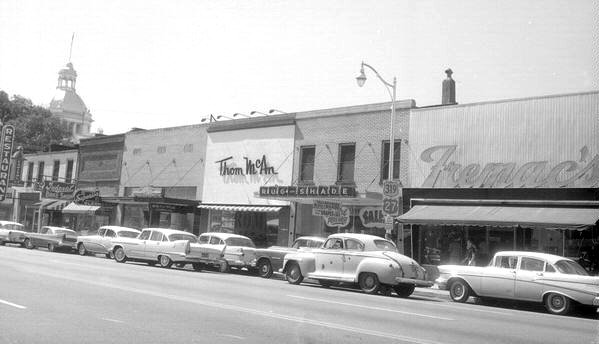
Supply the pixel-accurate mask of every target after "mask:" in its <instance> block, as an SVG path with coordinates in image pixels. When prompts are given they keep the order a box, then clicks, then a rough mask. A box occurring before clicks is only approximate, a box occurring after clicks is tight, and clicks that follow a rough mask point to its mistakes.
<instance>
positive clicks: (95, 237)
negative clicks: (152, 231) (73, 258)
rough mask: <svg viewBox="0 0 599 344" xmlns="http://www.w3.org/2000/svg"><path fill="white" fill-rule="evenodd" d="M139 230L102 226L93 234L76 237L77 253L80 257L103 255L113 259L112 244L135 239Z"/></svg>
mask: <svg viewBox="0 0 599 344" xmlns="http://www.w3.org/2000/svg"><path fill="white" fill-rule="evenodd" d="M139 233H141V232H140V231H139V230H137V229H134V228H128V227H120V226H102V227H100V228H98V230H97V231H96V232H95V233H94V234H88V235H80V236H78V237H77V252H78V253H79V254H80V255H82V256H85V255H88V254H104V255H106V258H114V257H113V254H114V243H115V242H119V241H120V240H122V239H123V238H131V239H134V238H137V236H138V235H139Z"/></svg>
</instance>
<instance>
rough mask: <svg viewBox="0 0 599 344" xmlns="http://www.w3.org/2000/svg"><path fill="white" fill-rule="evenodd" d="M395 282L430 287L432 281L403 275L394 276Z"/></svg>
mask: <svg viewBox="0 0 599 344" xmlns="http://www.w3.org/2000/svg"><path fill="white" fill-rule="evenodd" d="M395 282H397V283H398V284H413V285H415V286H417V287H432V286H433V282H432V281H426V280H420V279H413V278H403V277H395Z"/></svg>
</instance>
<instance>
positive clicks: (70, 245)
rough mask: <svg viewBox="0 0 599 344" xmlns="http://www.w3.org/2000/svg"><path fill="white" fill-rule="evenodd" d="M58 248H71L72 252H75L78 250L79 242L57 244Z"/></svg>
mask: <svg viewBox="0 0 599 344" xmlns="http://www.w3.org/2000/svg"><path fill="white" fill-rule="evenodd" d="M56 247H58V248H70V249H72V250H75V249H76V248H77V242H70V241H60V242H58V243H57V244H56Z"/></svg>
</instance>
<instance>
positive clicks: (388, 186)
mask: <svg viewBox="0 0 599 344" xmlns="http://www.w3.org/2000/svg"><path fill="white" fill-rule="evenodd" d="M401 191H402V185H401V183H400V182H399V181H394V180H385V181H383V196H385V197H389V198H393V197H401V196H402V195H401V194H402V192H401Z"/></svg>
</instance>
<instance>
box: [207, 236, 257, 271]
mask: <svg viewBox="0 0 599 344" xmlns="http://www.w3.org/2000/svg"><path fill="white" fill-rule="evenodd" d="M198 243H199V244H200V245H201V246H202V247H215V248H219V247H224V248H225V249H224V263H223V264H221V265H220V266H219V268H220V271H221V272H229V271H230V269H231V268H236V269H243V268H246V269H248V270H249V271H252V272H254V271H255V270H256V245H254V242H253V241H252V239H250V238H248V237H246V236H243V235H237V234H230V233H220V232H208V233H202V234H200V237H199V238H198Z"/></svg>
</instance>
